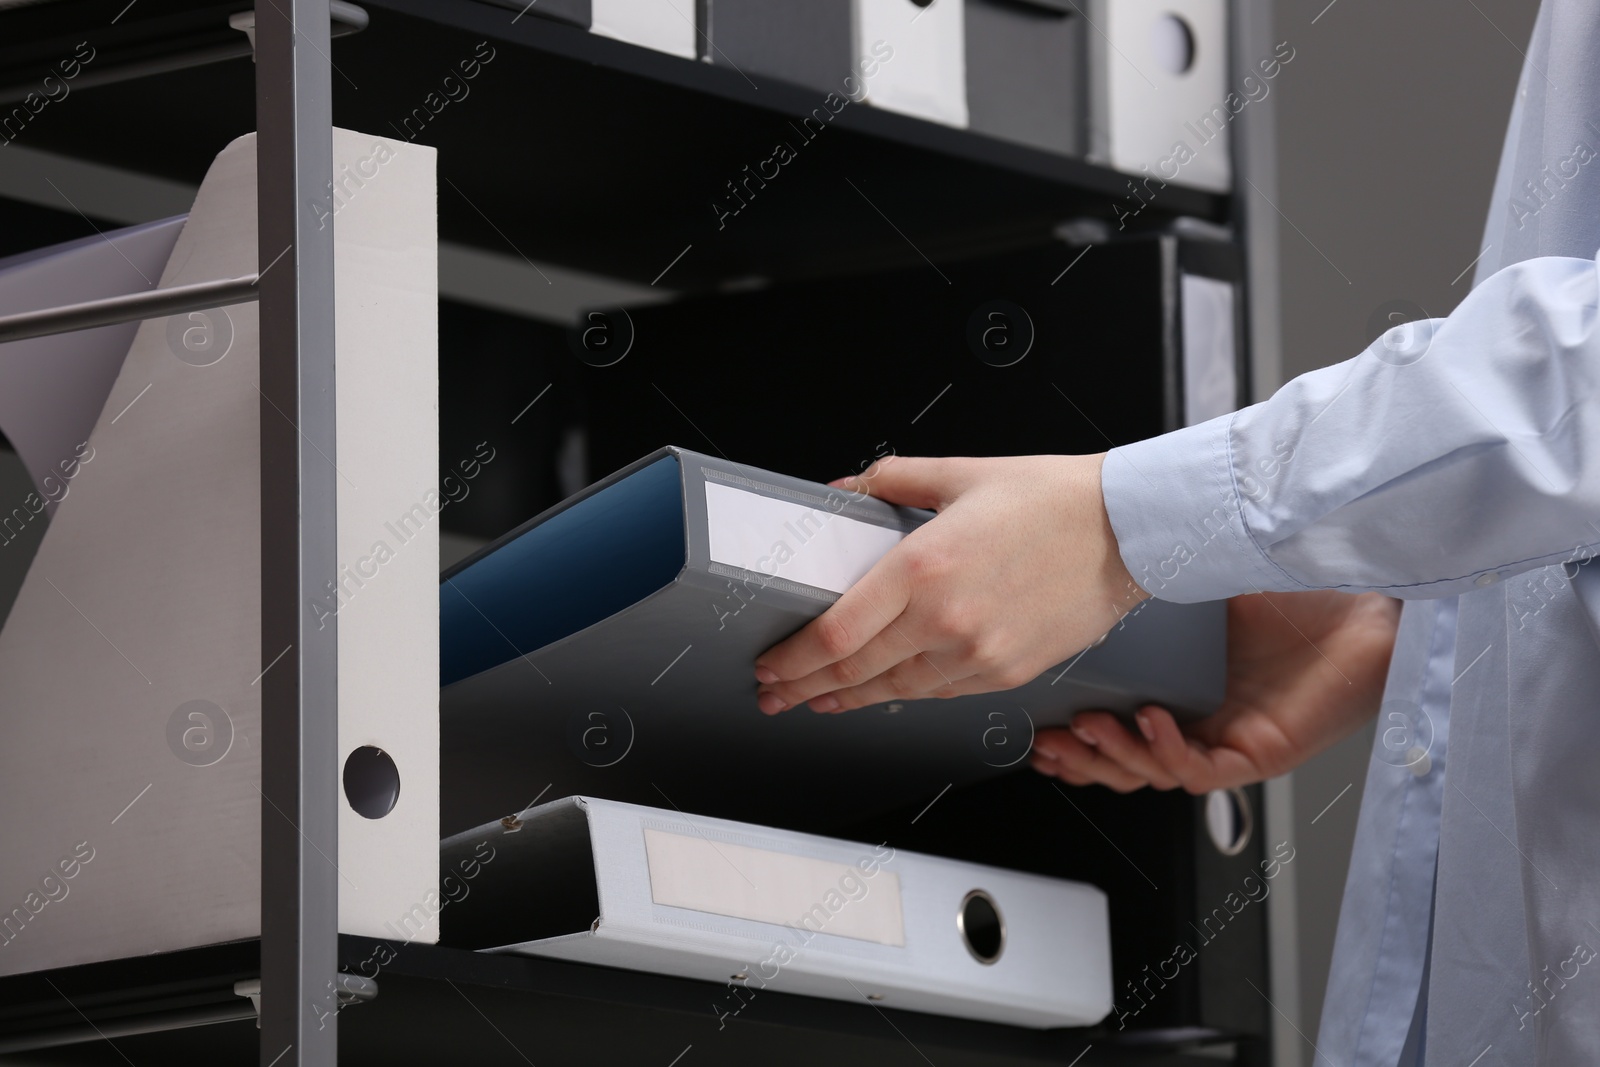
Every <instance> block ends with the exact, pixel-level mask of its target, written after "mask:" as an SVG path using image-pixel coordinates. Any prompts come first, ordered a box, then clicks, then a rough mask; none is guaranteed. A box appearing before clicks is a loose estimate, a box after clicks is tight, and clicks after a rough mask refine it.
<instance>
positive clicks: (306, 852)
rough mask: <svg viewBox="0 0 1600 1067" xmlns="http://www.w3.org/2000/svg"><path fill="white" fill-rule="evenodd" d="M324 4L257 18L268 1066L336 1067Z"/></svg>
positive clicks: (297, 2)
mask: <svg viewBox="0 0 1600 1067" xmlns="http://www.w3.org/2000/svg"><path fill="white" fill-rule="evenodd" d="M328 6H329V5H328V0H266V2H265V3H260V4H258V5H257V7H256V20H255V21H256V128H257V140H256V178H257V201H256V203H257V224H258V229H257V232H258V235H259V236H258V244H257V249H256V251H257V261H258V264H259V270H260V271H261V280H260V285H259V288H260V293H261V310H260V316H259V318H260V323H261V397H262V400H261V407H260V411H261V662H262V664H263V665H267V664H270V665H271V666H270V668H269V669H268V670H266V672H265V673H264V674H263V675H262V677H261V682H260V684H261V689H262V692H261V722H262V729H261V734H262V737H261V742H262V744H261V790H262V797H263V800H262V803H261V990H262V993H261V1046H260V1060H259V1062H260V1064H261V1067H272V1065H276V1067H334V1065H335V1064H336V1063H337V1061H338V997H337V992H336V987H335V975H336V973H337V972H338V969H339V964H338V936H339V935H338V927H339V883H338V871H337V868H336V867H335V866H334V865H335V863H336V862H337V861H338V856H339V834H338V828H339V823H338V814H339V809H338V803H339V794H338V789H339V766H338V743H339V732H338V726H339V716H338V696H339V684H338V683H339V679H338V643H337V634H338V627H337V620H336V619H334V618H332V617H329V618H327V620H326V622H327V625H326V626H322V625H320V624H319V623H318V622H317V620H316V619H315V618H314V617H313V614H312V612H311V610H310V605H312V604H314V603H316V602H317V601H318V599H319V598H320V597H321V596H322V595H323V594H324V592H325V588H326V585H327V583H330V582H332V581H334V580H335V578H336V571H335V568H336V564H337V560H336V550H337V543H336V533H337V524H336V513H335V506H336V503H337V499H336V491H337V484H336V481H335V479H336V477H337V474H336V470H335V467H334V464H335V463H336V462H338V456H337V450H336V448H335V414H336V409H335V405H334V294H333V281H334V274H333V253H334V248H333V232H334V227H333V226H332V225H331V224H330V222H331V220H332V219H333V205H332V203H331V199H332V179H333V134H332V125H333V104H332V86H331V84H330V72H329V66H330V61H329V59H328V55H329V51H330V47H329V32H328V31H329V14H328ZM280 254H281V255H282V259H281V260H277V257H278V256H279V255H280ZM269 260H276V261H277V266H274V267H272V269H271V270H270V271H268V270H267V267H268V266H270V265H271V264H270V263H269Z"/></svg>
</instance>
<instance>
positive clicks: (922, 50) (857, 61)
mask: <svg viewBox="0 0 1600 1067" xmlns="http://www.w3.org/2000/svg"><path fill="white" fill-rule="evenodd" d="M964 2H965V0H937V2H936V3H933V4H923V3H919V2H918V0H698V12H699V14H698V17H699V20H700V54H701V58H702V59H704V60H705V61H706V62H708V63H711V64H714V65H717V66H725V67H730V68H733V69H736V70H738V71H739V72H740V73H741V74H743V75H744V76H745V77H746V78H748V79H749V80H750V82H751V83H752V84H754V85H756V86H758V87H759V86H760V85H762V84H764V83H765V82H766V81H767V79H769V78H774V79H777V80H780V81H786V82H790V83H792V84H795V85H803V86H806V87H807V88H811V89H815V90H816V91H817V93H818V96H817V107H818V108H822V107H826V108H827V109H828V111H829V112H832V113H834V114H837V113H838V111H839V110H840V109H842V108H843V107H844V101H845V98H847V97H848V98H849V99H851V100H855V101H857V102H864V103H868V104H871V105H872V106H874V107H879V108H884V109H885V110H889V111H899V112H902V113H904V114H907V115H915V116H917V117H918V118H924V119H931V120H932V121H934V122H941V123H944V124H945V125H947V126H965V125H967V87H966V49H965V45H964V44H963V41H964V39H965V21H964V19H963V14H962V11H963V4H964ZM595 11H596V20H597V21H598V19H599V14H598V13H599V7H598V3H597V6H596V8H595Z"/></svg>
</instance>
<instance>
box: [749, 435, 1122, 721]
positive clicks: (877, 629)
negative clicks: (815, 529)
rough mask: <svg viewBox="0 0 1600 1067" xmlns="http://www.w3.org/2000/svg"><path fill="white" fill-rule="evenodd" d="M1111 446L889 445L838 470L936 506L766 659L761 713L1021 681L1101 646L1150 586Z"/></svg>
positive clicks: (876, 488) (901, 498) (760, 668)
mask: <svg viewBox="0 0 1600 1067" xmlns="http://www.w3.org/2000/svg"><path fill="white" fill-rule="evenodd" d="M1103 458H1104V456H1103V455H1094V456H1015V457H1006V458H999V459H911V458H899V457H894V456H890V457H888V458H886V459H884V460H883V461H881V462H879V463H878V464H876V465H874V466H873V468H872V469H871V470H870V471H868V472H867V474H866V475H864V476H862V477H860V478H850V479H841V480H840V481H838V482H835V483H834V484H835V485H836V486H841V487H843V488H849V489H852V490H855V491H866V492H869V493H871V494H872V495H873V496H876V497H881V498H882V499H884V500H888V501H890V502H892V503H895V504H904V505H909V506H912V507H922V508H933V509H935V510H936V511H938V512H939V514H938V516H937V517H936V518H934V519H933V520H932V521H930V522H928V523H926V524H925V525H923V526H921V527H919V528H918V529H916V530H915V531H913V532H912V533H911V534H909V535H908V536H907V537H906V538H905V539H904V540H903V541H901V542H900V544H898V545H896V546H895V548H894V549H893V550H891V551H890V552H889V554H888V555H886V556H884V557H883V559H881V560H879V561H878V563H877V565H876V566H874V567H873V568H872V570H871V571H870V572H868V573H867V575H866V576H865V577H863V578H862V579H861V580H860V581H858V582H857V583H856V584H855V585H853V586H852V587H851V588H850V589H849V590H848V591H847V592H845V594H844V595H843V596H842V597H840V598H839V600H838V602H837V603H835V604H834V605H833V606H832V607H830V608H829V609H828V610H827V611H826V612H824V613H823V614H822V615H821V616H820V617H819V618H817V619H814V620H813V621H812V622H811V623H810V624H808V625H807V626H806V627H805V628H804V629H802V630H801V631H800V632H799V633H797V634H795V635H794V636H793V637H790V638H789V639H788V640H786V641H784V642H782V643H781V644H779V645H777V646H775V647H773V648H771V649H769V650H768V651H767V652H766V653H765V654H763V655H762V656H761V657H760V658H759V659H757V660H756V679H757V681H759V682H760V683H761V688H760V692H759V694H758V696H757V703H758V704H759V706H760V708H761V710H762V711H764V712H766V713H767V714H769V715H771V714H776V713H777V712H780V711H783V710H785V709H787V708H792V707H794V706H795V705H797V704H800V703H802V702H804V701H810V704H811V707H812V709H813V710H816V711H844V710H847V709H850V708H859V707H863V706H865V705H868V704H876V703H879V702H880V701H885V700H897V699H907V698H915V697H931V696H939V697H950V696H959V695H962V694H967V693H986V692H990V691H992V690H996V689H1011V688H1014V687H1016V686H1019V685H1022V684H1024V683H1025V682H1029V681H1032V680H1033V679H1034V678H1036V677H1038V675H1039V674H1040V673H1041V672H1043V671H1044V670H1046V669H1047V668H1049V667H1052V666H1054V665H1055V664H1057V663H1060V662H1062V661H1063V660H1065V659H1067V658H1069V657H1070V656H1072V655H1074V654H1076V653H1077V652H1079V651H1081V650H1082V649H1084V648H1086V647H1087V646H1088V645H1090V644H1092V643H1093V642H1094V641H1095V640H1096V639H1098V638H1099V637H1100V636H1101V635H1102V634H1104V633H1105V632H1106V631H1108V630H1110V629H1111V628H1112V627H1113V626H1114V625H1116V623H1117V621H1118V620H1119V619H1120V618H1121V617H1122V616H1123V615H1124V614H1126V613H1127V612H1128V611H1130V610H1132V609H1133V608H1134V607H1135V606H1136V605H1137V604H1138V603H1139V602H1140V601H1142V600H1144V599H1145V598H1146V596H1147V595H1148V594H1146V593H1145V592H1144V590H1142V589H1140V588H1139V587H1138V586H1137V585H1135V584H1134V582H1133V579H1132V578H1131V577H1130V576H1129V574H1128V571H1127V568H1125V567H1124V566H1123V564H1122V558H1121V556H1119V555H1118V553H1117V542H1116V537H1115V536H1114V534H1113V533H1112V531H1111V523H1110V520H1109V519H1108V518H1107V517H1106V508H1105V502H1104V500H1103V499H1102V497H1101V493H1100V464H1101V461H1102V460H1103Z"/></svg>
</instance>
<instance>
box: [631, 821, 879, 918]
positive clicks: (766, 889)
mask: <svg viewBox="0 0 1600 1067" xmlns="http://www.w3.org/2000/svg"><path fill="white" fill-rule="evenodd" d="M644 845H645V854H646V857H647V859H648V862H649V865H650V899H651V900H653V901H655V902H656V903H657V904H666V905H670V906H671V907H675V908H691V909H693V910H695V911H704V912H709V913H711V914H713V915H725V916H727V917H729V918H733V919H750V920H753V921H755V922H763V923H775V924H778V925H785V926H793V927H797V928H802V929H805V930H808V931H811V932H813V933H823V934H837V935H838V936H840V937H852V938H855V939H856V940H858V941H875V942H877V943H878V944H880V945H896V946H903V945H904V944H905V943H906V927H905V916H904V915H903V914H902V912H901V910H900V878H899V876H898V875H896V874H895V873H894V872H893V871H886V870H884V869H883V868H882V867H881V866H878V865H877V864H876V862H875V860H876V857H875V856H874V854H873V852H872V850H871V849H870V848H868V847H867V846H865V845H863V846H862V848H861V853H862V854H861V858H860V860H858V861H857V863H856V864H849V863H839V862H837V861H834V860H819V859H813V858H811V857H809V856H793V855H790V854H788V853H785V852H773V851H771V850H770V849H764V848H751V847H750V846H749V845H735V844H731V843H729V842H726V841H712V840H711V839H710V838H706V837H699V836H694V837H691V836H688V835H685V834H674V833H668V832H667V831H665V830H653V829H649V828H646V829H645V831H644ZM869 872H870V873H869Z"/></svg>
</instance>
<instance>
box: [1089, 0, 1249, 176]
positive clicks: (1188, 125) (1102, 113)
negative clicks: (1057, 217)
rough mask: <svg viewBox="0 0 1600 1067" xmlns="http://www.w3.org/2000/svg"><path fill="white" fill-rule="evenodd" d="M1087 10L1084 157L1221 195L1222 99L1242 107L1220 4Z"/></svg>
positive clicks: (1162, 2)
mask: <svg viewBox="0 0 1600 1067" xmlns="http://www.w3.org/2000/svg"><path fill="white" fill-rule="evenodd" d="M1086 10H1087V12H1088V15H1089V17H1090V18H1092V19H1094V21H1095V25H1096V26H1097V27H1098V28H1099V32H1092V33H1090V34H1088V35H1087V37H1086V41H1087V44H1088V68H1089V84H1090V95H1089V156H1090V158H1091V159H1093V160H1094V161H1096V162H1101V163H1106V164H1108V165H1109V166H1112V167H1115V168H1116V169H1117V170H1121V171H1126V172H1128V173H1130V174H1139V175H1143V174H1144V173H1145V170H1144V168H1148V169H1149V173H1151V174H1153V175H1155V176H1156V178H1158V179H1162V180H1169V181H1173V182H1175V183H1177V184H1179V185H1192V186H1195V187H1197V188H1201V189H1209V190H1212V191H1215V192H1226V191H1227V190H1228V189H1229V187H1230V185H1231V182H1232V173H1233V168H1232V163H1231V159H1230V151H1231V150H1230V147H1229V146H1230V144H1231V137H1230V134H1229V127H1230V125H1231V123H1232V120H1233V117H1234V114H1235V113H1236V112H1235V110H1234V109H1230V108H1229V107H1228V100H1229V98H1230V97H1231V98H1233V99H1234V100H1235V101H1237V100H1239V99H1242V97H1241V95H1240V94H1238V93H1230V92H1229V89H1230V86H1229V84H1228V51H1229V45H1228V5H1227V3H1226V0H1170V2H1169V0H1094V2H1091V3H1089V4H1087V5H1086ZM1185 61H1186V62H1185ZM1240 106H1242V105H1240ZM1180 144H1181V145H1182V146H1184V150H1183V151H1179V150H1178V146H1179V145H1180ZM1157 188H1159V186H1151V187H1150V190H1151V191H1153V190H1155V189H1157Z"/></svg>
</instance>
